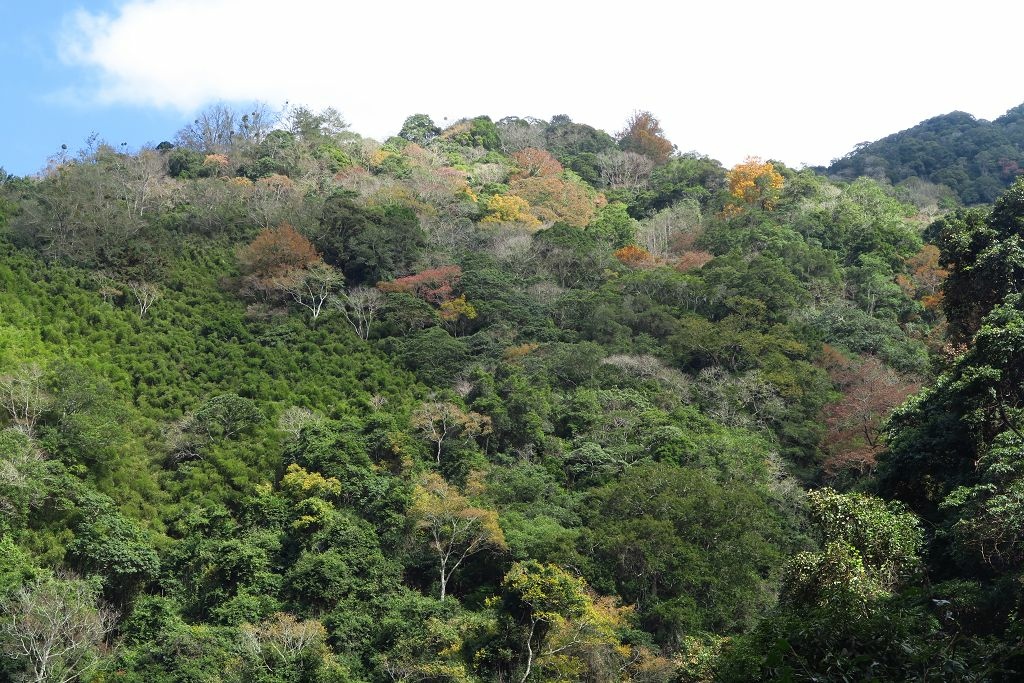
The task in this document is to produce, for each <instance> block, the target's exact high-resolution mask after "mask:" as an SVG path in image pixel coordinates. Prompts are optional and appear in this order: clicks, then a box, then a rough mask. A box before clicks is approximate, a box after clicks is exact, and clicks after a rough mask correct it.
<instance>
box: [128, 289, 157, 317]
mask: <svg viewBox="0 0 1024 683" xmlns="http://www.w3.org/2000/svg"><path fill="white" fill-rule="evenodd" d="M128 291H130V292H131V293H132V296H134V297H135V303H136V304H137V305H138V307H139V317H140V318H145V317H146V313H147V312H148V311H149V309H150V307H151V306H152V305H153V304H154V303H156V300H157V299H159V298H160V287H159V286H158V285H155V284H153V283H152V282H146V281H144V280H136V281H133V282H129V283H128Z"/></svg>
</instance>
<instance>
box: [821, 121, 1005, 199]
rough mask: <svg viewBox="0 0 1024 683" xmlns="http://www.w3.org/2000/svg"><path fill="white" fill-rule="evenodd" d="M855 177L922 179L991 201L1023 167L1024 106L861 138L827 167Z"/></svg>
mask: <svg viewBox="0 0 1024 683" xmlns="http://www.w3.org/2000/svg"><path fill="white" fill-rule="evenodd" d="M819 170H821V171H824V172H827V173H828V174H829V175H830V176H832V177H834V178H837V179H843V180H853V179H855V178H859V177H861V176H868V177H871V178H876V179H878V180H882V179H885V180H888V181H889V182H890V183H892V184H893V185H901V184H903V185H904V186H906V188H907V190H908V191H909V192H919V191H921V188H920V183H921V181H926V182H927V183H929V184H932V185H938V186H941V187H938V188H931V191H932V192H936V193H937V197H938V198H939V199H941V200H945V201H946V202H949V200H951V199H955V200H957V201H959V203H962V204H965V205H972V204H990V203H992V202H994V201H995V200H996V199H998V198H999V196H1000V195H1001V194H1002V193H1003V192H1004V191H1005V190H1006V189H1007V188H1008V187H1009V186H1010V185H1011V184H1012V183H1013V182H1014V180H1015V179H1016V178H1017V176H1018V175H1020V174H1021V172H1022V171H1024V105H1021V106H1018V107H1014V108H1013V109H1011V110H1009V111H1008V112H1006V113H1005V114H1004V115H1003V116H1000V117H999V118H997V119H996V120H995V121H986V120H984V119H976V118H974V117H973V116H971V115H970V114H966V113H964V112H961V111H956V112H952V113H950V114H945V115H943V116H936V117H935V118H931V119H928V120H927V121H922V122H921V123H919V124H917V125H916V126H914V127H913V128H908V129H907V130H904V131H900V132H899V133H894V134H893V135H889V136H887V137H884V138H882V139H881V140H877V141H875V142H868V143H862V144H860V145H858V146H857V148H856V149H854V150H853V151H852V152H850V153H849V154H847V155H846V156H844V157H843V158H841V159H836V160H835V161H833V162H832V163H831V165H829V167H828V168H827V169H819Z"/></svg>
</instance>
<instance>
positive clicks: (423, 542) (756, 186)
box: [0, 105, 1024, 683]
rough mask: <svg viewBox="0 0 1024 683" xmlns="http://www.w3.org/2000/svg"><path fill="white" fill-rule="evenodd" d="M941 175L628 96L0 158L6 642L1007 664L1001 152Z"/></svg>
mask: <svg viewBox="0 0 1024 683" xmlns="http://www.w3.org/2000/svg"><path fill="white" fill-rule="evenodd" d="M854 175H855V176H856V175H860V173H859V172H857V173H855V174H854ZM935 197H936V195H935V194H934V193H933V192H931V191H930V190H929V189H928V188H926V187H924V186H919V187H918V188H917V189H916V190H914V191H908V190H907V188H906V186H905V185H904V186H903V187H896V188H894V187H892V186H891V185H889V184H883V183H880V182H878V181H877V180H873V179H871V178H866V177H851V178H849V179H848V180H837V179H829V178H826V177H824V176H822V175H819V174H816V173H814V172H813V171H812V170H810V169H803V170H794V169H790V168H786V167H785V166H784V165H782V164H779V163H776V162H771V161H765V160H761V159H757V158H749V159H747V160H745V161H744V162H742V163H740V164H737V165H736V166H735V167H733V168H731V169H726V168H724V167H723V166H722V165H721V164H720V163H718V162H717V161H715V160H713V159H710V158H707V157H704V156H701V155H699V154H696V153H686V154H683V153H679V152H678V151H677V150H676V149H675V147H674V146H673V145H672V143H671V141H669V140H668V139H666V137H665V135H664V133H663V131H662V130H661V126H660V124H659V122H658V120H657V118H656V117H655V116H654V115H653V114H651V113H649V112H637V113H636V114H634V115H633V116H632V117H631V118H630V119H629V120H628V121H627V122H625V124H624V126H623V128H622V130H620V131H618V132H616V133H614V134H609V133H607V132H605V131H601V130H597V129H595V128H593V127H591V126H588V125H586V124H583V123H577V122H574V121H572V120H570V119H569V118H568V117H566V116H554V117H552V118H551V119H550V120H547V121H545V120H539V119H534V118H520V117H508V118H505V119H501V120H500V121H493V120H491V119H490V118H488V117H486V116H478V117H475V118H466V119H463V120H460V121H457V122H455V123H453V124H451V125H448V126H446V127H442V126H439V125H437V123H436V122H434V121H432V120H431V119H430V117H428V116H426V115H424V114H415V115H412V116H410V117H409V118H408V119H407V120H406V121H405V125H404V126H403V127H402V129H401V131H400V132H399V134H398V135H397V136H395V137H392V138H389V139H387V140H384V141H383V142H380V141H376V140H372V139H368V138H364V137H362V136H360V135H358V134H356V133H354V132H351V131H350V130H349V129H348V126H347V125H346V123H345V121H344V120H343V118H342V116H341V115H340V114H339V113H338V112H336V111H333V110H325V111H321V112H316V111H312V110H309V109H307V108H303V107H296V108H292V109H290V110H288V111H285V112H276V113H275V112H270V111H268V110H267V109H266V108H264V107H253V108H249V109H247V110H244V111H241V110H234V109H231V108H229V107H227V106H223V105H219V106H215V107H212V108H210V109H209V110H207V111H205V112H203V113H202V114H201V115H200V116H199V117H198V118H196V119H195V120H194V121H193V122H192V123H190V124H188V125H187V126H186V127H184V128H183V129H182V130H181V131H180V132H179V133H178V135H177V136H176V137H175V139H174V140H173V141H167V142H164V143H161V144H160V145H158V146H156V147H154V148H143V149H138V150H129V149H127V148H126V146H121V147H114V146H111V145H109V144H107V143H105V142H103V141H102V140H98V139H91V140H89V141H88V142H87V144H86V146H85V148H84V149H82V150H81V151H80V152H78V153H71V152H69V151H68V150H62V151H61V152H60V153H58V154H57V155H55V156H54V157H53V158H52V159H51V161H50V164H49V165H48V167H47V169H46V170H45V171H44V172H43V173H41V174H39V175H38V176H37V177H30V178H18V177H10V176H6V175H4V177H3V179H2V182H0V285H2V291H3V297H2V300H0V409H2V410H0V648H2V651H3V653H4V654H5V655H6V656H5V657H4V658H3V659H2V660H0V680H3V681H7V680H10V681H61V682H67V683H70V682H71V681H82V682H94V683H99V682H103V683H114V682H121V683H136V682H137V683H143V682H145V683H185V682H193V681H195V682H199V681H225V682H227V681H239V682H241V681H260V682H266V683H271V682H273V683H279V682H280V683H283V682H286V681H287V682H308V683H313V682H327V681H332V682H342V681H351V682H362V683H377V682H384V681H392V682H397V681H409V682H411V681H431V682H464V683H472V682H476V681H479V682H483V681H503V682H504V681H517V682H519V683H524V682H526V681H565V682H568V681H593V682H595V683H596V682H600V681H634V682H637V683H639V682H641V681H642V682H650V683H654V682H657V681H664V682H666V683H668V682H673V681H691V682H698V681H718V680H725V681H750V680H766V679H778V680H801V681H823V680H827V681H849V680H911V679H913V680H925V679H942V680H972V681H987V680H994V681H997V680H1017V679H1018V678H1019V676H1020V672H1021V671H1022V670H1024V662H1022V661H1021V659H1022V658H1021V644H1022V643H1021V639H1022V637H1024V633H1022V631H1021V627H1020V613H1021V611H1020V607H1021V598H1022V592H1024V588H1022V586H1024V583H1022V581H1021V579H1022V578H1024V571H1022V569H1024V566H1022V562H1024V552H1022V548H1024V531H1022V530H1024V517H1022V513H1021V510H1020V504H1019V498H1020V496H1019V491H1018V489H1019V487H1020V486H1021V482H1022V481H1024V479H1022V476H1024V474H1022V473H1021V472H1020V471H1019V470H1020V467H1019V460H1020V458H1019V455H1018V454H1019V450H1020V448H1022V447H1024V446H1022V444H1024V436H1022V434H1021V431H1020V430H1021V429H1024V425H1022V418H1024V395H1022V394H1021V391H1020V387H1021V385H1022V382H1024V376H1019V375H1021V372H1022V371H1021V368H1024V362H1022V359H1021V358H1020V353H1021V351H1020V349H1022V348H1024V343H1021V340H1018V339H1017V337H1018V336H1019V335H1020V331H1021V329H1024V322H1022V321H1024V318H1022V317H1021V316H1022V311H1024V304H1022V302H1021V294H1020V291H1019V286H1018V283H1019V282H1021V276H1022V275H1024V270H1022V269H1024V263H1021V262H1020V261H1021V259H1020V256H1019V253H1020V245H1019V242H1020V240H1021V234H1020V231H1021V225H1022V224H1024V182H1018V183H1017V184H1015V185H1013V187H1012V188H1011V189H1010V190H1009V191H1008V192H1007V193H1006V194H1005V195H1002V196H1001V197H1000V198H999V199H998V201H997V202H996V203H995V204H994V206H992V207H980V208H971V209H957V210H954V211H945V210H944V206H940V205H939V203H938V202H936V201H933V200H935ZM890 415H891V416H892V417H891V419H890Z"/></svg>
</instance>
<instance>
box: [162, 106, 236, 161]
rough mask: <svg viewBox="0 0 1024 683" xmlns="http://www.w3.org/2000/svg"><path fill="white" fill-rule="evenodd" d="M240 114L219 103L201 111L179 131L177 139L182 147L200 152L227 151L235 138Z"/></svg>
mask: <svg viewBox="0 0 1024 683" xmlns="http://www.w3.org/2000/svg"><path fill="white" fill-rule="evenodd" d="M237 123H238V116H237V114H235V111H234V110H233V109H231V107H229V106H227V105H225V104H222V103H219V104H214V105H212V106H210V107H208V108H206V109H204V110H203V111H201V112H199V114H198V115H197V116H196V118H195V120H194V121H193V122H192V123H190V124H189V125H187V126H185V127H184V128H182V129H181V130H179V131H178V134H177V135H176V136H175V140H176V141H177V143H178V144H179V145H181V146H182V147H189V148H191V149H194V150H197V151H199V152H205V153H213V152H227V151H229V150H230V149H231V146H232V143H233V142H234V139H235V133H236V127H237Z"/></svg>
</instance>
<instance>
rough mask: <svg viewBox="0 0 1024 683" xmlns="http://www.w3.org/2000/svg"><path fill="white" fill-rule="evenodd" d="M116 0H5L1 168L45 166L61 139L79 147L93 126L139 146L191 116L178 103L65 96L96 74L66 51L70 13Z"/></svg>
mask: <svg viewBox="0 0 1024 683" xmlns="http://www.w3.org/2000/svg"><path fill="white" fill-rule="evenodd" d="M119 4H120V3H119V2H117V0H105V1H90V2H88V3H72V2H60V1H55V0H38V1H35V2H32V1H28V2H21V1H19V0H0V5H3V13H2V14H3V25H4V28H3V30H2V32H0V64H2V65H3V66H2V68H3V83H4V88H3V89H4V91H5V93H6V94H5V97H4V99H5V100H6V103H7V104H6V106H4V107H3V108H2V111H0V166H3V167H4V168H5V169H6V170H7V171H8V172H9V173H15V174H17V175H26V174H30V173H34V172H36V171H38V170H39V169H41V168H42V167H44V166H45V165H46V159H47V157H48V156H50V155H51V154H53V153H55V152H56V151H57V150H58V149H59V148H60V146H61V145H62V144H66V145H68V147H69V148H70V149H72V150H75V149H79V148H80V147H81V146H82V145H83V144H84V141H85V139H86V138H87V137H88V136H89V135H90V134H91V133H93V132H96V133H99V134H100V135H101V136H102V137H103V138H104V139H106V140H108V141H111V142H114V143H115V144H119V143H121V142H128V143H129V144H130V145H132V146H133V147H137V146H139V145H142V144H145V143H147V142H149V141H153V142H155V143H159V142H160V141H161V140H163V139H165V138H169V137H171V136H172V135H173V134H174V132H175V131H176V130H177V129H179V128H180V127H181V125H182V122H183V121H184V120H185V119H183V117H182V114H181V113H180V112H178V111H175V110H173V109H167V108H154V107H147V106H125V105H108V106H95V105H88V104H85V103H83V102H75V101H74V100H73V99H70V98H69V97H68V96H66V95H65V94H63V93H64V92H65V91H66V90H67V89H68V88H76V87H81V86H82V84H84V83H88V82H90V81H91V80H94V79H95V72H94V71H93V70H92V69H88V68H85V67H81V66H74V65H71V64H68V63H66V62H65V61H64V60H62V59H61V57H60V47H61V36H62V33H63V29H64V23H65V21H66V17H67V16H68V15H69V13H71V12H73V11H75V10H76V9H79V8H82V7H85V8H88V9H89V10H92V11H110V10H114V9H116V7H117V6H118V5H119Z"/></svg>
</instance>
